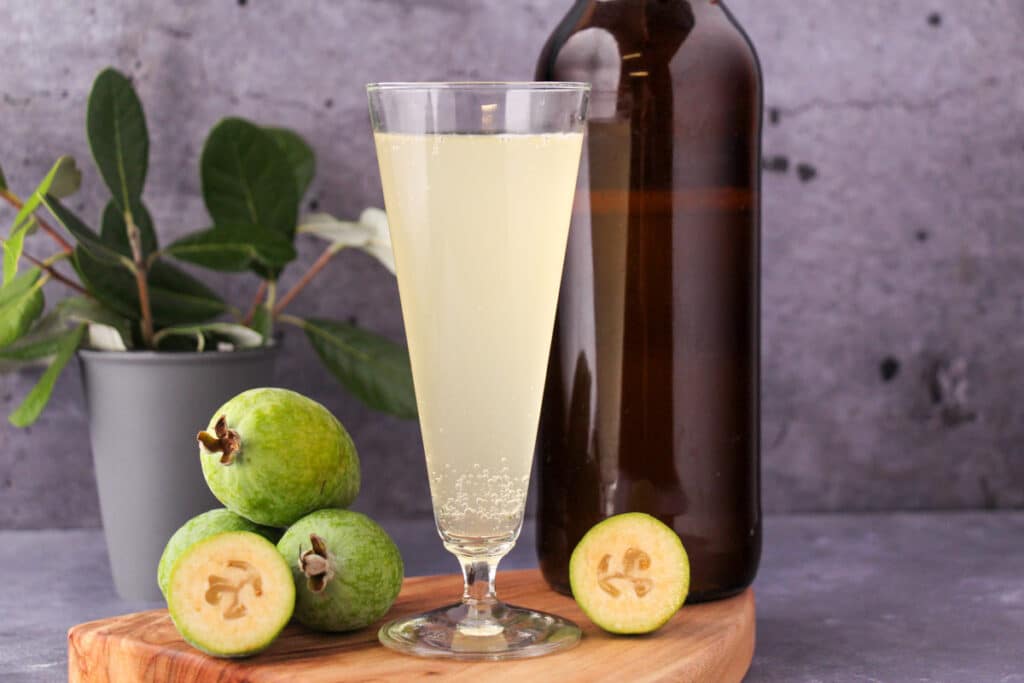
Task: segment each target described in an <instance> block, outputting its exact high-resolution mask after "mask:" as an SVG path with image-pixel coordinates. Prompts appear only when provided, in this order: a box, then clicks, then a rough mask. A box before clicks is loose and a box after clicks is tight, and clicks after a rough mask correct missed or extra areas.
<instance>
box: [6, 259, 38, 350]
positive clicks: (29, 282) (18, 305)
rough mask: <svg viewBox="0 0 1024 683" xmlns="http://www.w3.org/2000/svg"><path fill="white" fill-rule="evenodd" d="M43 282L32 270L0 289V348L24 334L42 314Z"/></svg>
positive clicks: (35, 269) (35, 271) (36, 269)
mask: <svg viewBox="0 0 1024 683" xmlns="http://www.w3.org/2000/svg"><path fill="white" fill-rule="evenodd" d="M43 282H44V280H41V279H40V272H39V269H38V268H32V269H30V270H26V271H25V272H23V273H21V274H20V275H18V276H17V277H15V278H14V279H13V280H11V281H10V282H8V283H7V284H5V285H3V287H0V348H2V347H4V346H7V345H8V344H10V343H11V342H13V341H14V340H16V339H18V338H19V337H21V336H22V335H23V334H25V333H26V332H27V331H28V329H29V328H30V327H31V326H32V323H33V322H35V320H36V318H38V317H39V315H40V314H41V313H42V312H43V305H44V300H43V290H42V286H43Z"/></svg>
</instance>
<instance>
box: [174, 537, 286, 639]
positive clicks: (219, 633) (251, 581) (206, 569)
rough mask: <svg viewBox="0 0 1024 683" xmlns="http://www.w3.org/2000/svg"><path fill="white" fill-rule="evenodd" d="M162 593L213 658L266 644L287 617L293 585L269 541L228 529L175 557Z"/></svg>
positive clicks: (181, 626) (182, 626)
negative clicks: (165, 588) (164, 593)
mask: <svg viewBox="0 0 1024 683" xmlns="http://www.w3.org/2000/svg"><path fill="white" fill-rule="evenodd" d="M166 597H167V608H168V611H169V612H170V614H171V619H172V620H173V621H174V625H175V627H176V628H177V629H178V632H179V633H181V636H182V637H183V638H184V639H185V640H186V641H188V643H189V644H191V645H192V646H193V647H195V648H197V649H199V650H202V651H203V652H206V653H207V654H211V655H214V656H217V657H245V656H247V655H252V654H255V653H257V652H259V651H261V650H263V649H265V648H266V647H267V646H269V645H270V644H271V643H272V642H273V641H274V639H275V638H276V637H277V635H278V634H279V633H280V632H281V629H283V628H284V627H285V625H286V624H287V623H288V620H289V619H291V616H292V612H293V611H294V608H295V584H294V583H293V581H292V576H291V570H290V569H289V568H288V564H287V563H286V562H285V561H284V559H283V558H282V557H281V555H280V553H278V552H277V548H276V547H275V546H274V544H272V543H271V542H270V541H268V540H267V539H266V538H264V537H263V536H260V535H259V534H255V533H252V532H250V531H229V532H225V533H221V534H216V535H214V536H210V537H208V538H205V539H203V540H201V541H199V542H197V543H194V544H192V545H191V546H189V547H188V548H187V549H186V550H185V551H184V552H182V553H181V554H180V555H179V556H178V558H177V560H176V561H175V563H174V566H173V567H172V568H171V572H170V576H169V578H168V582H167V590H166Z"/></svg>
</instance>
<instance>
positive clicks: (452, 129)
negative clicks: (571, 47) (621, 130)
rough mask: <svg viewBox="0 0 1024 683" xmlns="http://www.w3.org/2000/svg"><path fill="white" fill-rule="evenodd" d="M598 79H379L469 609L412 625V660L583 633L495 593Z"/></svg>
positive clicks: (429, 434)
mask: <svg viewBox="0 0 1024 683" xmlns="http://www.w3.org/2000/svg"><path fill="white" fill-rule="evenodd" d="M589 90H590V87H589V86H588V85H587V84H584V83H379V84H372V85H369V86H367V92H368V95H369V100H370V119H371V122H372V124H373V131H374V140H375V143H376V148H377V161H378V163H379V166H380V175H381V181H382V184H383V187H384V203H385V205H386V207H387V212H388V223H389V228H390V231H391V242H392V246H393V249H394V253H395V265H396V271H397V275H398V287H399V294H400V296H401V301H402V317H403V319H404V322H405V333H406V338H407V341H408V346H409V357H410V360H411V363H412V373H413V380H414V383H415V387H416V403H417V407H418V410H419V418H420V428H421V430H422V434H423V445H424V450H425V452H426V460H427V472H428V476H429V480H430V493H431V498H432V501H433V507H434V518H435V521H436V522H437V529H438V532H439V534H440V536H441V539H442V541H443V542H444V545H445V547H446V548H447V549H448V550H449V551H450V552H451V553H453V554H454V555H455V556H456V558H458V560H459V562H460V563H461V565H462V572H463V576H464V578H465V588H464V591H463V595H462V600H461V601H460V602H458V603H456V604H453V605H449V606H446V607H442V608H439V609H435V610H432V611H430V612H427V613H425V614H419V615H416V616H413V617H408V618H404V619H399V620H397V621H393V622H390V623H388V624H386V625H385V626H384V627H382V628H381V630H380V634H379V636H380V640H381V642H382V643H383V644H384V645H386V646H388V647H390V648H392V649H395V650H399V651H402V652H406V653H409V654H417V655H424V656H437V657H455V658H461V659H509V658H518V657H531V656H537V655H542V654H546V653H549V652H554V651H556V650H559V649H563V648H567V647H571V646H572V645H575V644H576V642H577V641H578V640H579V637H580V631H579V628H578V627H577V626H576V625H575V624H573V623H572V622H570V621H567V620H565V619H562V618H560V617H557V616H555V615H551V614H546V613H543V612H537V611H534V610H530V609H526V608H522V607H513V606H510V605H507V604H505V603H503V602H501V601H500V600H498V598H497V596H496V595H495V590H494V577H495V571H496V569H497V566H498V562H499V561H500V560H501V558H502V557H503V556H504V555H505V554H506V553H508V551H509V550H511V548H512V546H513V545H514V544H515V541H516V538H517V537H518V536H519V530H520V528H521V527H522V522H523V509H524V507H525V503H526V489H527V485H528V483H529V480H530V466H531V463H532V460H533V450H534V442H535V440H536V437H537V421H538V416H539V412H540V402H541V393H542V390H543V386H544V378H545V372H546V368H547V358H548V352H549V350H550V346H551V334H552V328H553V324H554V317H555V306H556V302H557V298H558V287H559V283H560V280H561V273H562V263H563V259H564V256H565V245H566V237H567V235H568V230H569V217H570V212H571V208H572V202H573V194H574V190H575V184H576V175H577V172H578V170H579V160H580V151H581V147H582V140H583V128H584V123H585V117H586V109H587V103H588V99H589Z"/></svg>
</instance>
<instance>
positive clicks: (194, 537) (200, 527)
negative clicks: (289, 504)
mask: <svg viewBox="0 0 1024 683" xmlns="http://www.w3.org/2000/svg"><path fill="white" fill-rule="evenodd" d="M225 531H251V532H253V533H254V534H259V535H260V536H263V537H264V538H265V539H267V540H268V541H270V542H271V543H276V542H277V540H278V539H279V538H281V534H282V533H283V532H282V531H281V530H280V529H274V528H273V527H269V526H260V525H259V524H256V523H255V522H250V521H249V520H247V519H246V518H245V517H241V516H239V515H236V514H235V513H234V512H231V511H230V510H226V509H224V508H218V509H216V510H209V511H208V512H204V513H202V514H201V515H196V516H195V517H193V518H192V519H190V520H188V521H187V522H185V523H184V524H183V525H182V526H181V528H180V529H178V530H177V531H175V532H174V535H173V536H171V538H170V540H169V541H167V545H166V546H164V552H163V555H161V556H160V564H159V566H158V567H157V572H156V578H157V583H159V585H160V592H161V593H163V594H164V597H166V596H167V582H168V581H170V578H171V567H173V566H174V563H175V562H177V561H178V557H179V556H180V555H181V554H182V553H183V552H185V551H186V550H188V549H189V547H190V546H192V545H193V544H194V543H198V542H199V541H201V540H203V539H204V538H207V537H209V536H215V535H217V534H222V533H224V532H225Z"/></svg>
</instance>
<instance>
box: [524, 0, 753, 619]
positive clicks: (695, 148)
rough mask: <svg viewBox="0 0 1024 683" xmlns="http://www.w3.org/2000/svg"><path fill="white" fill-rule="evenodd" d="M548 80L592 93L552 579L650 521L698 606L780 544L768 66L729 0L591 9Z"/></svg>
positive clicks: (549, 388)
mask: <svg viewBox="0 0 1024 683" xmlns="http://www.w3.org/2000/svg"><path fill="white" fill-rule="evenodd" d="M537 77H538V79H539V80H572V81H589V82H591V83H592V84H593V87H594V92H593V98H592V107H591V116H590V124H589V133H588V138H587V140H586V141H585V143H584V157H583V161H582V165H581V170H580V182H579V186H578V189H577V194H576V201H575V206H574V210H573V221H572V227H571V230H570V236H569V247H568V251H567V255H566V265H565V274H564V277H563V281H562V290H561V295H560V299H559V306H558V318H557V322H556V324H555V333H554V338H553V342H552V349H551V358H550V364H549V368H548V377H547V384H546V386H545V392H544V405H543V409H542V413H541V421H540V429H539V434H538V459H537V466H538V468H539V477H540V479H539V480H540V489H539V492H540V496H539V507H538V533H537V544H538V552H539V556H540V564H541V569H542V571H543V573H544V576H545V578H546V579H547V580H548V582H549V583H550V584H551V585H552V586H554V587H555V588H556V589H557V590H560V591H563V592H568V590H569V581H568V563H569V557H570V555H571V554H572V551H573V549H574V548H575V546H576V544H577V543H578V542H579V540H580V538H582V536H583V534H584V533H586V531H587V530H588V529H590V527H592V526H593V525H594V524H596V523H597V522H599V521H601V520H602V519H604V518H606V517H608V516H611V515H613V514H618V513H621V512H631V511H640V512H647V513H649V514H651V515H654V516H655V517H657V518H658V519H660V520H662V521H663V522H665V523H666V524H668V525H669V526H671V527H672V528H674V529H675V531H676V532H677V533H678V534H679V536H680V537H681V538H682V540H683V543H684V545H685V546H686V549H687V551H688V553H689V556H690V564H691V569H692V577H691V600H709V599H715V598H719V597H725V596H728V595H732V594H735V593H737V592H739V591H741V590H742V589H743V588H744V587H746V586H747V585H749V584H750V582H751V581H752V580H753V578H754V574H755V573H756V571H757V564H758V560H759V556H760V549H761V518H760V499H759V468H758V449H759V442H758V441H759V429H758V419H759V416H758V400H759V397H758V392H759V388H758V385H759V378H758V353H759V332H758V315H759V311H758V301H759V294H758V281H759V253H758V245H759V197H758V190H759V187H758V185H759V174H760V170H759V167H760V120H761V84H760V72H759V68H758V64H757V59H756V57H755V55H754V52H753V50H752V48H751V46H750V44H749V42H748V41H747V39H746V37H745V36H744V34H743V33H742V31H741V30H740V29H739V28H738V26H737V25H736V24H735V22H734V21H733V20H732V18H731V16H730V15H729V14H728V13H727V11H726V10H725V9H724V7H723V6H722V5H721V4H719V3H714V2H711V0H691V1H686V0H610V1H607V2H596V1H592V0H591V1H588V0H581V1H580V2H578V3H577V4H576V5H575V6H574V7H573V9H572V10H571V11H570V13H569V16H567V17H566V19H565V20H564V21H563V23H562V24H561V25H560V26H559V28H558V29H557V30H556V32H555V34H554V35H553V36H552V38H551V39H550V40H549V42H548V44H547V46H546V47H545V49H544V52H543V54H542V55H541V59H540V63H539V66H538V72H537Z"/></svg>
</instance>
